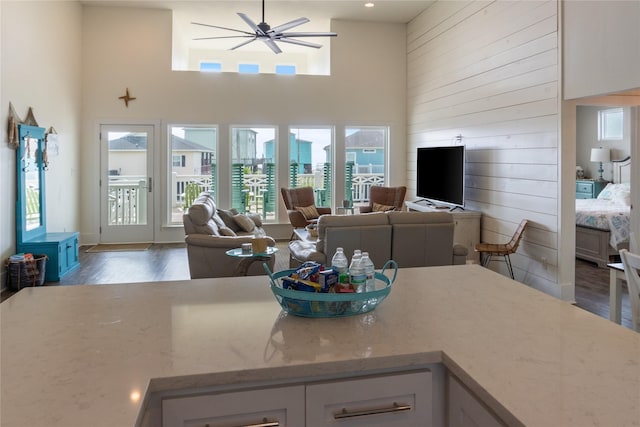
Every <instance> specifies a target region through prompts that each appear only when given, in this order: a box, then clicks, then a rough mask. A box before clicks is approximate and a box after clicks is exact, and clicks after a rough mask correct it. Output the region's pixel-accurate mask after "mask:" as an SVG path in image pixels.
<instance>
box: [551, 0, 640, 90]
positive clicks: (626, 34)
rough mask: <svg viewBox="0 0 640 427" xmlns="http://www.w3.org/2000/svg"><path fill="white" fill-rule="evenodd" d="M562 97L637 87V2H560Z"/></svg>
mask: <svg viewBox="0 0 640 427" xmlns="http://www.w3.org/2000/svg"><path fill="white" fill-rule="evenodd" d="M562 5H563V9H564V10H563V23H564V24H563V26H564V31H563V34H564V35H563V43H564V57H563V59H564V77H563V81H564V98H565V99H574V98H582V97H586V96H594V95H603V94H607V93H613V92H622V91H625V90H628V89H634V88H640V1H637V0H634V1H625V0H622V1H616V0H600V1H574V0H572V1H563V2H562Z"/></svg>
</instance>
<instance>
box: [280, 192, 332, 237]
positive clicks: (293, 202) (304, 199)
mask: <svg viewBox="0 0 640 427" xmlns="http://www.w3.org/2000/svg"><path fill="white" fill-rule="evenodd" d="M280 192H281V193H282V200H283V201H284V205H285V207H286V208H287V214H288V216H289V222H290V223H291V225H292V226H293V228H304V227H306V226H307V225H309V224H313V223H316V222H318V217H319V216H320V215H325V214H330V213H331V208H324V207H319V206H316V202H315V198H314V194H313V188H311V187H299V188H280ZM300 208H301V209H300ZM304 208H312V209H309V210H310V211H313V209H315V211H316V212H317V214H318V216H316V217H315V218H313V216H315V215H311V216H305V215H304V214H303V211H304V210H305V209H304Z"/></svg>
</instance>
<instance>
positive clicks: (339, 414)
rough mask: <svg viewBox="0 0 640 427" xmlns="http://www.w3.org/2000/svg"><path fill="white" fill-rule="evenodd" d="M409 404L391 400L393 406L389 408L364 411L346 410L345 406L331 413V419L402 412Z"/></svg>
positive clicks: (407, 409)
mask: <svg viewBox="0 0 640 427" xmlns="http://www.w3.org/2000/svg"><path fill="white" fill-rule="evenodd" d="M410 410H411V405H401V404H398V403H397V402H393V406H392V407H390V408H380V409H367V410H364V411H353V412H349V411H347V408H342V411H340V412H336V413H335V414H333V419H335V420H339V419H342V418H353V417H364V416H367V415H379V414H388V413H391V412H404V411H410Z"/></svg>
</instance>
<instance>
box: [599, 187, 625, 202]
mask: <svg viewBox="0 0 640 427" xmlns="http://www.w3.org/2000/svg"><path fill="white" fill-rule="evenodd" d="M598 199H600V200H615V201H620V202H624V203H627V204H630V202H631V184H630V183H628V182H625V183H622V184H612V183H609V184H607V186H606V187H604V190H602V191H601V192H600V194H598Z"/></svg>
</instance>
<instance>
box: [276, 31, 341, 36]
mask: <svg viewBox="0 0 640 427" xmlns="http://www.w3.org/2000/svg"><path fill="white" fill-rule="evenodd" d="M279 35H280V36H282V37H337V36H338V33H333V32H330V33H282V34H279Z"/></svg>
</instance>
